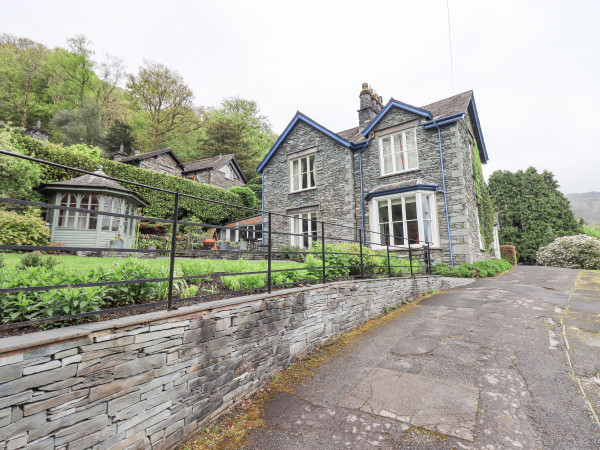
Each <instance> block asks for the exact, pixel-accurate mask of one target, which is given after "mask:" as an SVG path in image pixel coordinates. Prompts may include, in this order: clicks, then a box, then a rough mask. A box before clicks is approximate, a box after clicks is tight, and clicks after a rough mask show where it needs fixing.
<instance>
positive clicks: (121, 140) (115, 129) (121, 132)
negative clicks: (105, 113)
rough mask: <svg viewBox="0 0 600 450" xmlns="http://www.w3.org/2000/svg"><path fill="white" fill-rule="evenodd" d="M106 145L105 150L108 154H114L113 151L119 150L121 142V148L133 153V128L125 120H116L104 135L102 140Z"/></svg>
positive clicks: (130, 153) (129, 153)
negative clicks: (104, 137)
mask: <svg viewBox="0 0 600 450" xmlns="http://www.w3.org/2000/svg"><path fill="white" fill-rule="evenodd" d="M104 142H105V146H106V152H107V153H108V155H109V156H111V157H112V156H114V154H115V152H116V151H117V150H119V148H120V147H121V144H123V150H124V151H125V153H127V154H128V155H132V154H133V142H134V138H133V129H132V128H131V126H130V125H129V124H127V123H125V122H121V121H120V120H117V121H116V122H115V123H114V124H113V126H112V127H110V130H109V131H108V134H107V135H106V139H105V140H104Z"/></svg>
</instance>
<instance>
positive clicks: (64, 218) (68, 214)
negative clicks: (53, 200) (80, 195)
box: [57, 194, 77, 228]
mask: <svg viewBox="0 0 600 450" xmlns="http://www.w3.org/2000/svg"><path fill="white" fill-rule="evenodd" d="M60 206H68V207H71V208H77V195H75V194H63V195H62V196H61V198H60ZM75 214H77V213H76V212H75V211H69V210H64V209H61V210H60V212H59V213H58V224H57V226H59V227H69V228H74V227H75Z"/></svg>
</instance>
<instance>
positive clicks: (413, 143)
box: [379, 128, 419, 175]
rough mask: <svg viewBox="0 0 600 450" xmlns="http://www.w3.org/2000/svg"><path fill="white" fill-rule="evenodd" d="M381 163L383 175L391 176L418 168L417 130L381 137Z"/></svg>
mask: <svg viewBox="0 0 600 450" xmlns="http://www.w3.org/2000/svg"><path fill="white" fill-rule="evenodd" d="M379 161H380V165H381V175H391V174H393V173H398V172H404V171H406V170H411V169H416V168H418V166H419V162H418V157H417V132H416V129H415V128H413V129H411V130H404V131H400V132H398V133H394V134H389V135H387V136H382V137H380V138H379Z"/></svg>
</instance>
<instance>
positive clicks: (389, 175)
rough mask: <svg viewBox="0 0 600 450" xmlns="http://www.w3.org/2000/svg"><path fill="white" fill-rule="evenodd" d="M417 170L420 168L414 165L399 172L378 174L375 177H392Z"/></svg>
mask: <svg viewBox="0 0 600 450" xmlns="http://www.w3.org/2000/svg"><path fill="white" fill-rule="evenodd" d="M419 170H421V169H420V168H419V167H416V168H414V169H408V170H402V171H400V172H394V173H388V174H387V175H379V176H378V177H377V178H378V179H379V178H389V177H393V176H394V175H403V174H405V173H412V172H418V171H419Z"/></svg>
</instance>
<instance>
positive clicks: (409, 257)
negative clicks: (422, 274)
mask: <svg viewBox="0 0 600 450" xmlns="http://www.w3.org/2000/svg"><path fill="white" fill-rule="evenodd" d="M408 263H409V265H410V276H411V277H413V278H414V274H413V266H412V248H411V247H410V238H409V239H408Z"/></svg>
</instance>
